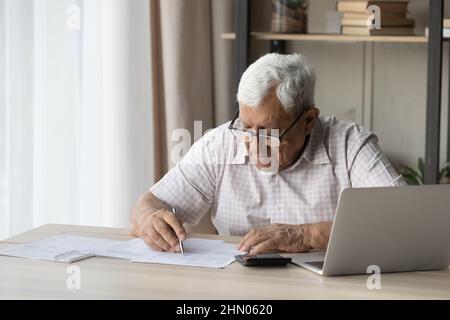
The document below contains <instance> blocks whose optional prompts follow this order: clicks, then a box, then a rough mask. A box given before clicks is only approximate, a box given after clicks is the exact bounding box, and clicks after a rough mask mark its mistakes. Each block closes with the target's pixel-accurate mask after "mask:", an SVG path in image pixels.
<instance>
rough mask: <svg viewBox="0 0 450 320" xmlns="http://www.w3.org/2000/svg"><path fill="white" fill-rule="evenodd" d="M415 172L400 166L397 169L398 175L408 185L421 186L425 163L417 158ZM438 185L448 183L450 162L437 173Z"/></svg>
mask: <svg viewBox="0 0 450 320" xmlns="http://www.w3.org/2000/svg"><path fill="white" fill-rule="evenodd" d="M417 168H418V169H417V170H415V169H413V168H411V167H409V166H406V165H400V166H399V168H398V171H399V173H400V174H401V175H402V176H403V178H404V179H405V181H406V182H407V183H408V184H410V185H421V184H423V183H424V181H423V177H424V170H425V162H424V161H423V159H422V158H419V161H418V164H417ZM439 183H450V162H449V163H447V164H445V166H444V167H443V168H442V169H441V170H440V171H439Z"/></svg>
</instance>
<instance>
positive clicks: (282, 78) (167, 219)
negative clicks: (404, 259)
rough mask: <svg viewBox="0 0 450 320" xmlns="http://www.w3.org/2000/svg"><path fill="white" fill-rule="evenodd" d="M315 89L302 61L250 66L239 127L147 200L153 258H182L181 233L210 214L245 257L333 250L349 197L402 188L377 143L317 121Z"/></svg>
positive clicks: (214, 135) (139, 215) (206, 145)
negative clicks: (341, 201) (344, 197)
mask: <svg viewBox="0 0 450 320" xmlns="http://www.w3.org/2000/svg"><path fill="white" fill-rule="evenodd" d="M314 89H315V72H314V70H313V68H312V67H311V66H310V65H309V64H307V63H306V62H305V61H304V58H303V56H302V55H299V54H293V55H279V54H268V55H266V56H264V57H262V58H260V59H259V60H258V61H256V62H255V63H254V64H252V65H251V66H250V67H249V68H248V69H247V70H246V72H245V73H244V74H243V76H242V79H241V82H240V85H239V90H238V94H237V100H238V102H239V111H238V112H237V113H236V116H235V117H234V119H233V120H232V121H231V122H230V123H227V124H224V125H222V126H220V127H218V128H216V129H214V130H212V131H210V132H209V133H208V134H207V135H205V136H204V137H203V138H202V139H200V140H199V141H198V142H197V143H196V144H194V146H193V147H192V148H191V149H190V150H189V152H188V153H187V154H186V156H185V157H184V158H183V159H182V160H181V161H180V162H179V163H178V164H177V165H176V167H174V168H173V169H172V170H170V171H169V173H168V174H167V175H166V176H165V177H164V178H163V179H161V181H159V182H158V183H157V184H156V185H155V186H154V187H153V188H152V189H151V190H150V191H149V192H147V193H145V194H144V195H142V196H141V198H140V199H139V201H138V202H137V204H136V206H135V208H134V209H133V212H132V233H133V234H134V235H136V236H139V237H142V238H143V239H144V240H145V242H146V243H147V245H148V246H150V247H151V248H153V249H155V250H160V251H169V252H179V250H180V248H179V246H178V239H180V240H184V239H185V238H186V232H185V230H184V228H183V223H189V224H196V223H197V222H198V221H199V220H200V218H201V217H202V216H203V215H204V214H205V213H207V212H211V217H212V221H213V224H214V225H215V227H216V228H217V230H218V231H219V233H220V234H222V235H242V236H244V237H243V238H242V241H241V242H240V243H239V245H238V249H240V250H241V251H249V252H250V253H253V254H257V253H263V252H271V251H284V252H305V251H308V250H311V249H326V247H327V244H328V239H329V236H330V232H331V226H332V221H333V216H334V213H335V209H336V206H337V201H338V197H339V194H340V192H341V191H342V190H343V189H345V188H351V187H353V188H357V187H378V186H397V185H403V184H404V181H403V179H402V178H401V176H399V175H398V174H397V173H396V172H395V170H394V168H393V167H392V165H391V164H390V163H389V161H388V160H387V159H386V157H385V156H384V155H383V154H382V152H381V150H380V148H379V146H378V144H377V138H376V136H375V135H374V134H373V133H371V132H369V131H368V130H365V129H364V128H362V127H360V126H358V125H356V124H353V123H347V122H342V121H339V120H337V119H336V118H335V117H322V116H319V109H317V107H316V106H315V103H314ZM172 208H176V209H177V212H178V213H177V215H176V216H175V215H174V214H173V213H172V212H171V209H172ZM361 210H364V208H361Z"/></svg>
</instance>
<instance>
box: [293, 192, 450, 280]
mask: <svg viewBox="0 0 450 320" xmlns="http://www.w3.org/2000/svg"><path fill="white" fill-rule="evenodd" d="M292 262H293V263H294V264H297V265H299V266H301V267H304V268H306V269H308V270H310V271H313V272H316V273H318V274H320V275H323V276H339V275H351V274H366V273H371V272H369V270H373V269H372V268H374V267H373V266H375V267H376V268H379V269H376V270H380V271H381V273H385V272H405V271H421V270H440V269H447V268H448V267H449V264H450V185H427V186H405V187H386V188H385V187H383V188H352V189H345V190H344V191H343V192H342V193H341V195H340V198H339V202H338V206H337V210H336V215H335V218H334V223H333V227H332V230H331V235H330V240H329V243H328V247H327V251H326V253H317V252H314V253H307V254H299V255H296V256H295V257H293V258H292Z"/></svg>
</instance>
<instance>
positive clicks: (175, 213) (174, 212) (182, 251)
mask: <svg viewBox="0 0 450 320" xmlns="http://www.w3.org/2000/svg"><path fill="white" fill-rule="evenodd" d="M172 213H173V214H174V215H175V216H176V215H177V209H175V208H172ZM178 243H179V244H180V250H181V254H184V249H183V242H182V241H181V240H180V238H178Z"/></svg>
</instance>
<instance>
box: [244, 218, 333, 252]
mask: <svg viewBox="0 0 450 320" xmlns="http://www.w3.org/2000/svg"><path fill="white" fill-rule="evenodd" d="M332 225H333V223H332V222H318V223H312V224H301V225H292V224H273V225H271V226H269V227H266V228H263V229H258V230H252V231H250V232H249V233H247V234H246V235H245V237H244V238H243V239H242V240H241V242H240V243H239V244H238V246H237V249H238V250H241V251H245V252H250V254H258V253H265V252H275V251H284V252H290V253H295V252H307V251H309V250H311V249H318V250H326V248H327V246H328V240H329V238H330V233H331V227H332Z"/></svg>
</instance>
